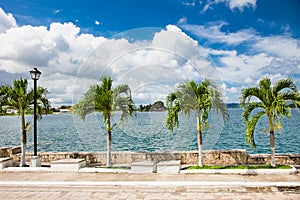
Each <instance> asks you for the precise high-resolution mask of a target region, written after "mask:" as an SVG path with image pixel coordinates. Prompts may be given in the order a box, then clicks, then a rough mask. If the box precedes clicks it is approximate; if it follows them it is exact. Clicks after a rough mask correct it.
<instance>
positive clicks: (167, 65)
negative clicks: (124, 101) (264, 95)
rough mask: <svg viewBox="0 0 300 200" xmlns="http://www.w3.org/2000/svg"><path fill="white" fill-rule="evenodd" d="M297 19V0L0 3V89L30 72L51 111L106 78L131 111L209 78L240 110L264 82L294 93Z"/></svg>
mask: <svg viewBox="0 0 300 200" xmlns="http://www.w3.org/2000/svg"><path fill="white" fill-rule="evenodd" d="M299 19H300V1H299V0H286V1H282V0H207V1H205V0H197V1H196V0H109V1H108V0H99V1H92V0H85V1H80V0H39V1H38V0H32V1H29V0H0V44H1V47H0V85H10V84H11V83H12V81H13V80H15V79H19V78H21V77H23V78H27V79H30V80H31V78H30V74H29V71H30V70H31V69H33V68H34V67H37V68H38V69H39V70H40V71H41V72H42V75H41V78H40V80H39V81H38V85H39V86H43V87H46V88H48V91H49V94H48V98H49V100H50V101H51V104H52V106H53V107H58V106H61V105H71V104H74V103H77V102H78V101H79V100H80V98H81V96H82V94H83V93H84V92H85V91H86V90H87V89H88V87H89V86H90V85H93V84H99V83H100V80H101V78H102V76H103V75H106V76H111V77H112V78H113V80H114V86H115V85H118V84H128V85H129V86H130V88H131V90H132V96H133V100H134V101H135V103H136V104H137V105H139V104H148V103H153V102H154V101H157V100H161V101H165V97H166V95H167V94H168V93H170V92H173V91H175V90H176V87H177V86H178V84H179V83H181V82H183V81H186V80H191V79H193V80H196V81H197V82H200V81H201V80H203V79H204V78H210V79H213V80H214V81H215V82H216V83H217V84H218V86H219V89H220V90H221V91H222V94H223V98H224V101H225V102H227V103H230V102H239V96H240V92H241V90H242V89H244V88H247V87H254V86H257V83H258V81H259V80H260V79H261V78H262V77H265V76H268V77H269V78H271V80H272V82H274V83H275V82H276V81H278V80H279V79H282V78H287V77H291V78H293V80H294V81H295V82H296V84H297V87H298V88H300V23H299ZM29 83H32V81H30V82H29ZM32 85H33V83H32Z"/></svg>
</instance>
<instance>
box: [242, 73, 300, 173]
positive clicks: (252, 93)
mask: <svg viewBox="0 0 300 200" xmlns="http://www.w3.org/2000/svg"><path fill="white" fill-rule="evenodd" d="M252 97H255V99H254V100H258V101H252V102H250V100H251V98H252ZM299 103H300V94H299V92H298V91H297V87H296V85H295V83H294V82H293V80H292V79H290V78H287V79H281V80H279V81H278V82H277V83H276V84H275V85H274V86H273V87H272V86H271V81H270V79H269V78H267V77H264V78H262V79H261V80H260V81H259V84H258V87H252V88H247V89H243V90H242V92H241V106H242V108H243V109H244V112H243V116H242V117H243V119H244V120H245V122H246V132H245V134H246V142H247V143H249V144H251V145H252V146H253V147H254V148H255V141H254V129H255V126H256V124H257V122H258V120H259V119H260V118H262V116H267V118H268V121H269V131H270V146H271V165H272V166H273V167H275V165H276V164H275V135H274V130H275V128H276V127H278V128H281V122H280V116H287V117H291V108H290V107H292V106H296V107H297V106H299ZM255 111H257V112H255ZM252 113H253V115H251V114H252Z"/></svg>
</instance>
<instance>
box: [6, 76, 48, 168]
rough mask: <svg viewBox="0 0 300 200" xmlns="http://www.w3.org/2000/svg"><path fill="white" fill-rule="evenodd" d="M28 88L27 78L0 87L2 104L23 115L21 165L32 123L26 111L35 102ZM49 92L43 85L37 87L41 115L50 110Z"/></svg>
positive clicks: (31, 91)
mask: <svg viewBox="0 0 300 200" xmlns="http://www.w3.org/2000/svg"><path fill="white" fill-rule="evenodd" d="M27 90H28V81H27V79H22V78H21V79H20V80H14V81H13V85H12V86H1V88H0V102H1V104H2V105H1V106H8V107H10V108H12V109H15V110H18V114H19V115H20V116H21V127H22V137H21V138H22V139H21V140H22V141H21V152H22V153H21V154H22V155H21V162H20V166H21V167H23V166H25V156H26V145H27V132H28V131H29V128H30V123H29V122H26V121H25V113H26V111H27V110H29V109H30V108H31V106H32V105H33V103H34V91H33V89H31V90H30V91H29V92H27ZM47 93H48V91H47V89H45V88H43V87H38V88H37V109H38V112H37V113H38V114H39V117H41V113H42V111H43V109H46V110H49V108H50V102H49V101H48V99H47V98H46V94H47Z"/></svg>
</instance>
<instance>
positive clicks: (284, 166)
mask: <svg viewBox="0 0 300 200" xmlns="http://www.w3.org/2000/svg"><path fill="white" fill-rule="evenodd" d="M290 168H291V167H290V166H287V165H277V166H276V167H273V166H272V165H234V166H222V165H215V166H207V165H204V166H202V167H200V166H190V167H187V168H185V169H186V170H194V169H290Z"/></svg>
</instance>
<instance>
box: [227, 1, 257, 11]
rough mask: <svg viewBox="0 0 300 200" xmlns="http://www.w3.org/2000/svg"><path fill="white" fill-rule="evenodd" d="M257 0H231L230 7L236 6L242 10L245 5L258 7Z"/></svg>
mask: <svg viewBox="0 0 300 200" xmlns="http://www.w3.org/2000/svg"><path fill="white" fill-rule="evenodd" d="M256 1H257V0H229V2H228V4H229V8H230V9H231V10H234V9H235V8H237V9H239V10H240V11H243V10H244V8H245V7H252V8H255V7H256Z"/></svg>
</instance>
